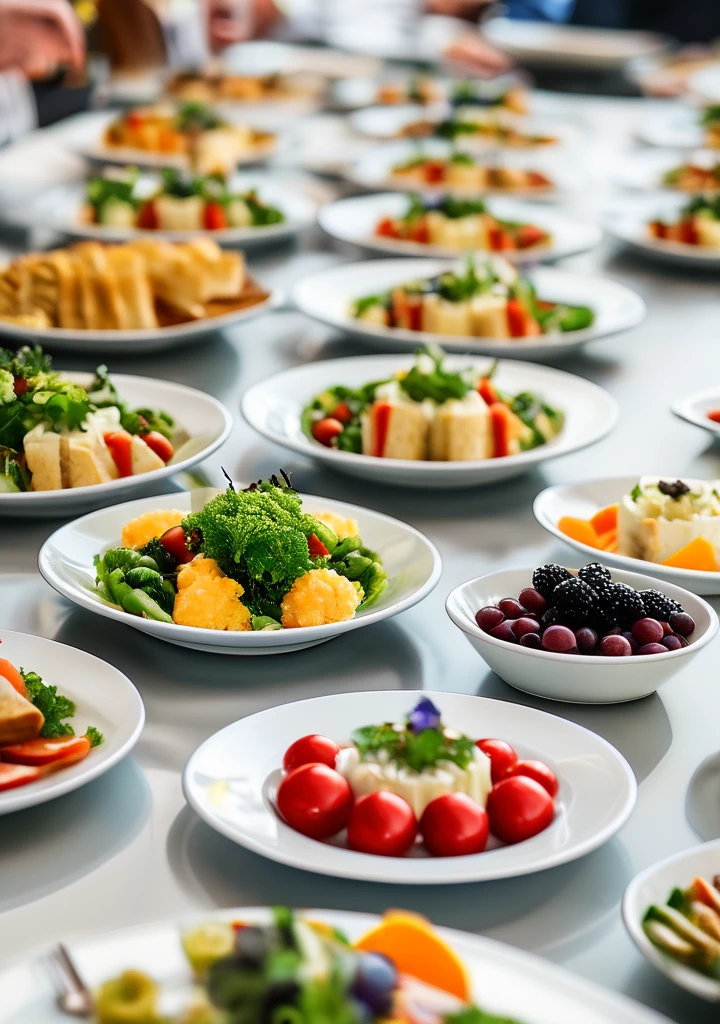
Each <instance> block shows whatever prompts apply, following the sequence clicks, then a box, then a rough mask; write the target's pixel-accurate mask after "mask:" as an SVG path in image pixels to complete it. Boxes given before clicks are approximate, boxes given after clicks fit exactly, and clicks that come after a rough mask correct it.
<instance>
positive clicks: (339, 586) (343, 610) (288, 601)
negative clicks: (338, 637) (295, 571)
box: [280, 569, 360, 629]
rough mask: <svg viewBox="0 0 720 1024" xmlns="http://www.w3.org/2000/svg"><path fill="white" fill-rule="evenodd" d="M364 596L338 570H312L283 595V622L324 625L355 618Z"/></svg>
mask: <svg viewBox="0 0 720 1024" xmlns="http://www.w3.org/2000/svg"><path fill="white" fill-rule="evenodd" d="M359 604H360V597H359V596H358V592H357V590H356V589H355V587H354V586H353V585H352V583H351V582H350V580H348V579H346V578H345V577H344V576H340V575H338V573H336V572H335V570H334V569H311V570H310V572H306V573H305V575H304V576H300V577H299V579H296V580H295V582H294V584H293V585H292V587H291V589H290V590H289V591H288V592H287V594H286V595H285V597H284V598H283V601H282V605H281V606H280V607H281V609H282V624H283V626H285V627H286V628H288V629H291V628H293V627H294V626H324V625H326V623H329V622H345V621H346V620H347V619H352V618H353V616H354V615H355V609H356V608H357V606H358V605H359Z"/></svg>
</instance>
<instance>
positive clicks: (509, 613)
mask: <svg viewBox="0 0 720 1024" xmlns="http://www.w3.org/2000/svg"><path fill="white" fill-rule="evenodd" d="M497 606H498V608H499V609H500V611H501V612H502V613H503V615H504V616H505V618H506V619H519V618H520V617H521V616H522V615H524V614H525V609H524V608H523V606H522V605H521V604H520V602H519V601H518V600H516V599H515V598H514V597H504V598H503V599H502V601H498V603H497Z"/></svg>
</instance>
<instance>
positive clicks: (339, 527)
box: [313, 512, 360, 540]
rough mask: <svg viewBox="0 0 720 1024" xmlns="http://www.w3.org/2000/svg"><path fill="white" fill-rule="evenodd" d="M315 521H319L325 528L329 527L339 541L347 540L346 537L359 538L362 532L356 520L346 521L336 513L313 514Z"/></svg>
mask: <svg viewBox="0 0 720 1024" xmlns="http://www.w3.org/2000/svg"><path fill="white" fill-rule="evenodd" d="M313 519H318V520H319V521H320V522H321V523H324V524H325V526H329V527H330V529H331V530H332V531H333V532H334V533H335V534H336V535H337V539H338V540H345V538H346V537H357V535H358V533H359V532H360V528H359V527H358V524H357V522H356V520H354V519H345V517H344V516H339V515H337V513H335V512H313Z"/></svg>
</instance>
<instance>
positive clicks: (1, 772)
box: [0, 764, 45, 793]
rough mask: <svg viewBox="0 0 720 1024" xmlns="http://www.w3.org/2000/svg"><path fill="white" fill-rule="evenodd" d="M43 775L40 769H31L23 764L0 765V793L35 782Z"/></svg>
mask: <svg viewBox="0 0 720 1024" xmlns="http://www.w3.org/2000/svg"><path fill="white" fill-rule="evenodd" d="M44 774H45V773H44V772H43V770H42V768H32V767H29V766H28V765H24V764H0V793H3V792H4V791H5V790H6V789H17V788H18V786H26V785H27V784H28V782H37V780H38V779H41V778H42V777H43V775H44Z"/></svg>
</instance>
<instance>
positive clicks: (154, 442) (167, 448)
mask: <svg viewBox="0 0 720 1024" xmlns="http://www.w3.org/2000/svg"><path fill="white" fill-rule="evenodd" d="M142 439H143V441H144V442H145V444H146V445H147V446H148V448H150V449H151V451H154V452H155V454H156V455H157V456H159V458H161V459H162V460H163V462H169V461H170V459H171V458H172V457H173V455H174V454H175V449H174V448H173V446H172V444H171V443H170V441H168V439H167V438H166V437H165V435H164V434H161V433H160V431H159V430H149V431H148V432H147V434H143V435H142Z"/></svg>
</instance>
